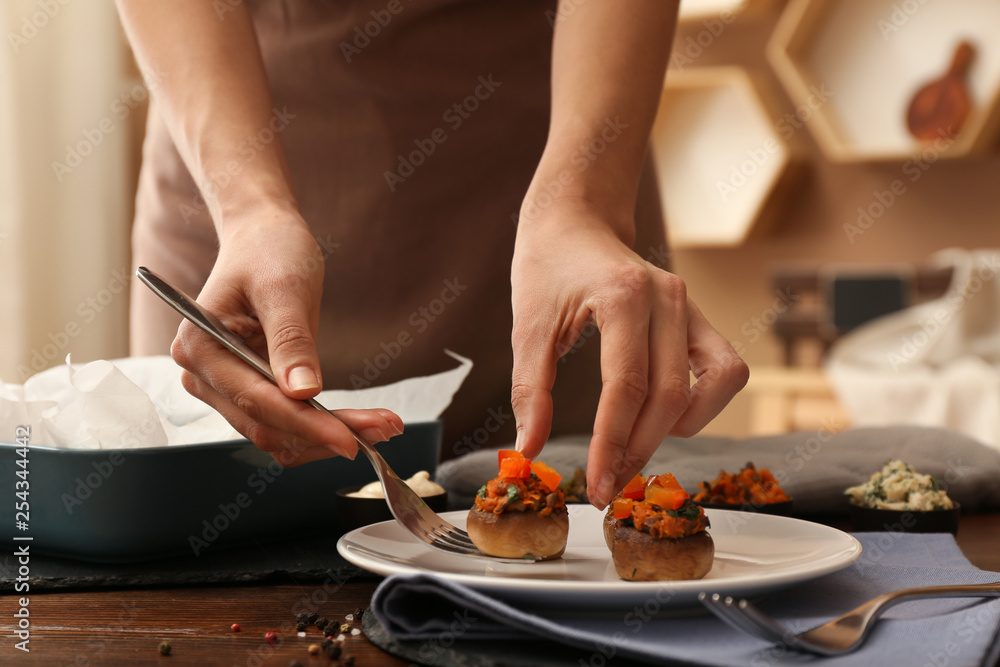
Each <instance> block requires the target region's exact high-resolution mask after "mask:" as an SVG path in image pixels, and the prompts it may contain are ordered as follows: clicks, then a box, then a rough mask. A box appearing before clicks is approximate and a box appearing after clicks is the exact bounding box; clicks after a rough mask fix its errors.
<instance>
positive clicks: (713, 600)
mask: <svg viewBox="0 0 1000 667" xmlns="http://www.w3.org/2000/svg"><path fill="white" fill-rule="evenodd" d="M698 600H699V601H701V603H702V604H703V605H704V606H705V608H706V609H708V610H709V611H710V612H712V613H713V614H715V616H716V617H717V618H718V619H719V620H720V621H722V622H723V623H725V624H726V625H728V626H729V627H731V628H733V629H734V630H739V631H740V632H744V633H746V634H749V635H753V636H755V637H757V638H758V639H763V640H764V641H772V637H771V636H770V635H766V636H764V635H762V634H761V633H760V631H759V629H758V628H757V626H756V625H753V624H751V623H750V622H748V620H747V618H746V617H745V616H744V615H743V614H742V613H740V612H739V611H738V610H736V609H734V608H733V604H732V603H733V599H732V598H730V597H727V598H725V599H723V597H722V596H721V595H719V594H718V593H715V594H713V595H711V596H710V595H708V594H707V593H700V594H699V595H698Z"/></svg>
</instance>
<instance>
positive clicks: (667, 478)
mask: <svg viewBox="0 0 1000 667" xmlns="http://www.w3.org/2000/svg"><path fill="white" fill-rule="evenodd" d="M656 483H657V484H659V485H660V486H662V487H663V488H664V489H683V488H684V487H682V486H681V483H680V482H678V481H677V478H676V477H674V475H673V473H669V472H668V473H667V474H666V475H657V477H656Z"/></svg>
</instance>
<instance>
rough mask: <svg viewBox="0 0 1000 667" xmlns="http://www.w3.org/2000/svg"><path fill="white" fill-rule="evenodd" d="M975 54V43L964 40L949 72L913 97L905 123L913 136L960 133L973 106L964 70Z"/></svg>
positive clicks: (927, 137) (931, 137) (925, 136)
mask: <svg viewBox="0 0 1000 667" xmlns="http://www.w3.org/2000/svg"><path fill="white" fill-rule="evenodd" d="M974 55H975V49H974V48H973V46H972V44H970V43H969V42H965V41H963V42H961V43H960V44H959V45H958V47H957V48H956V49H955V55H954V56H953V57H952V60H951V67H949V68H948V71H947V72H945V73H944V75H943V76H941V77H940V78H938V79H935V80H933V81H931V82H930V83H927V84H925V85H924V86H923V87H921V88H920V90H918V91H917V93H916V94H915V95H914V96H913V99H912V100H911V101H910V106H909V108H908V109H907V112H906V126H907V128H909V130H910V133H911V134H912V135H913V136H915V137H916V138H918V139H923V140H931V139H936V138H938V137H939V136H945V137H953V136H956V135H957V134H958V133H959V130H961V128H962V123H964V122H965V119H966V118H967V117H968V115H969V109H970V107H971V106H972V103H971V102H970V99H969V89H968V87H967V86H966V84H965V72H966V70H967V69H968V67H969V63H970V62H971V61H972V57H973V56H974Z"/></svg>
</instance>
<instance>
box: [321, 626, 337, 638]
mask: <svg viewBox="0 0 1000 667" xmlns="http://www.w3.org/2000/svg"><path fill="white" fill-rule="evenodd" d="M339 631H340V627H339V626H338V625H337V624H336V623H327V624H326V627H325V628H323V634H324V635H325V636H327V637H332V636H333V635H335V634H337V633H338V632H339Z"/></svg>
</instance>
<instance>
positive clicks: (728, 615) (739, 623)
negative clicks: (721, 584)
mask: <svg viewBox="0 0 1000 667" xmlns="http://www.w3.org/2000/svg"><path fill="white" fill-rule="evenodd" d="M938 597H1000V582H998V583H993V584H972V585H965V586H926V587H922V588H904V589H902V590H898V591H891V592H889V593H883V594H882V595H880V596H878V597H877V598H874V599H873V600H870V601H868V602H866V603H864V604H863V605H861V606H860V607H858V608H857V609H853V610H851V611H849V612H847V613H846V614H844V615H843V616H841V617H839V618H835V619H833V620H832V621H830V622H829V623H824V624H823V625H821V626H819V627H816V628H813V629H812V630H807V631H805V632H800V633H797V634H796V633H793V632H792V631H791V630H789V629H787V628H785V627H783V626H782V625H780V624H778V623H777V622H776V621H775V620H773V619H772V618H771V617H769V616H767V615H766V614H765V613H764V612H762V611H761V610H760V609H758V608H757V607H755V606H754V605H753V604H751V603H750V602H748V601H747V600H736V599H733V598H731V597H725V598H724V597H722V596H721V595H719V594H718V593H716V594H714V595H709V594H708V593H700V594H699V595H698V600H699V601H700V602H701V603H702V604H703V605H705V607H707V608H708V610H709V611H711V612H712V613H713V614H715V615H716V616H718V617H719V618H720V619H722V620H723V621H724V622H726V623H727V624H729V625H730V626H732V627H734V628H736V629H737V630H742V631H743V632H746V633H747V634H750V635H753V636H755V637H759V638H761V639H764V640H766V641H769V642H773V643H775V644H782V645H784V646H787V647H788V648H792V649H795V650H798V651H802V652H806V653H815V654H818V655H825V656H831V655H841V654H843V653H850V652H851V651H854V650H856V649H857V648H858V647H859V646H861V644H862V643H863V642H864V640H865V638H866V637H867V636H868V634H869V632H870V631H871V629H872V627H873V626H874V625H875V621H876V620H877V619H878V617H879V616H881V615H882V612H883V611H885V610H886V609H888V608H889V607H892V606H893V605H896V604H899V603H900V602H906V601H909V600H918V599H921V598H938Z"/></svg>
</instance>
